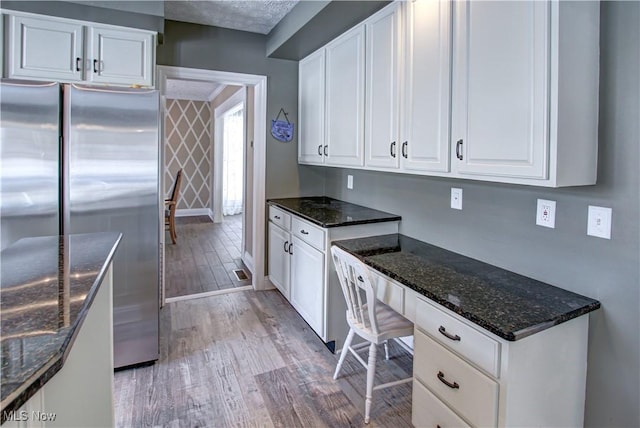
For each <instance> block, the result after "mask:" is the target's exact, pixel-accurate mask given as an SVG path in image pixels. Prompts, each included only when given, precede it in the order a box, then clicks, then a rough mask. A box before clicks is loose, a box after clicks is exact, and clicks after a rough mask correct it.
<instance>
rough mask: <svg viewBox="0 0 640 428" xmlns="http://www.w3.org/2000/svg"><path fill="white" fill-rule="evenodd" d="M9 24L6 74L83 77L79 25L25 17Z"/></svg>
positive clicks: (26, 76)
mask: <svg viewBox="0 0 640 428" xmlns="http://www.w3.org/2000/svg"><path fill="white" fill-rule="evenodd" d="M8 23H9V28H8V40H7V42H8V45H7V48H8V49H7V51H6V52H7V58H6V64H7V66H8V77H12V78H38V77H43V76H47V77H48V78H49V79H51V80H55V79H62V80H81V79H82V71H83V59H84V54H83V50H82V31H83V27H82V25H80V24H76V23H66V22H61V21H52V20H49V19H39V18H33V17H26V16H9V17H8Z"/></svg>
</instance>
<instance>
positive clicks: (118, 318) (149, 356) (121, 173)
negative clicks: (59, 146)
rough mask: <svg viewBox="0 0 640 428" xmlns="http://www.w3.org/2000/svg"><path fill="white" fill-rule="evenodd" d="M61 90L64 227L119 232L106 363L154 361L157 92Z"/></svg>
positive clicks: (74, 230)
mask: <svg viewBox="0 0 640 428" xmlns="http://www.w3.org/2000/svg"><path fill="white" fill-rule="evenodd" d="M64 90H65V98H64V101H65V104H64V109H65V114H64V117H65V124H64V135H65V148H64V165H65V166H64V168H65V174H66V175H67V179H66V180H64V181H65V182H66V183H68V189H66V190H65V194H66V195H65V203H66V204H68V205H67V207H68V208H67V209H66V210H65V216H66V215H68V218H65V225H67V230H68V231H69V232H70V233H85V232H97V231H114V232H121V233H122V234H123V239H122V242H121V244H120V248H119V249H118V251H117V253H116V255H115V258H114V280H113V311H114V313H113V322H114V331H113V335H114V365H115V367H123V366H129V365H134V364H140V363H144V362H147V361H153V360H157V359H158V280H159V266H158V265H159V242H160V237H159V230H160V226H159V222H160V209H159V193H158V192H159V185H158V164H159V159H158V156H159V140H158V105H159V100H158V92H157V91H155V90H131V89H109V88H96V87H86V86H80V85H68V86H65V88H64ZM67 195H68V196H67ZM67 199H68V200H67Z"/></svg>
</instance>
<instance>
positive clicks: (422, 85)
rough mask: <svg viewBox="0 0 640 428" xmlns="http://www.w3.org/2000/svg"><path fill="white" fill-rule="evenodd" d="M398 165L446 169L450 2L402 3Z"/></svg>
mask: <svg viewBox="0 0 640 428" xmlns="http://www.w3.org/2000/svg"><path fill="white" fill-rule="evenodd" d="M405 5H406V6H405V7H406V19H405V34H406V42H405V46H406V59H405V68H404V70H405V74H404V92H403V96H404V102H403V108H404V110H403V112H402V115H401V118H402V123H403V125H402V138H401V140H402V146H401V147H400V152H401V155H402V156H403V159H402V167H403V169H404V170H406V171H407V172H413V173H420V172H424V171H438V172H447V171H449V147H450V146H449V144H450V141H449V140H450V137H449V124H450V114H449V111H450V99H451V94H450V77H449V76H450V67H451V2H450V1H448V0H443V1H431V0H416V1H409V2H406V3H405Z"/></svg>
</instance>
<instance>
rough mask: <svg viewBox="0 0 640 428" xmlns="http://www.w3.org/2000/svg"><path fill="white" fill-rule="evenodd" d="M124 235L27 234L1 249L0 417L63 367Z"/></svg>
mask: <svg viewBox="0 0 640 428" xmlns="http://www.w3.org/2000/svg"><path fill="white" fill-rule="evenodd" d="M121 238H122V235H121V234H119V233H88V234H79V235H70V236H48V237H36V238H24V239H21V240H19V241H17V242H16V243H14V244H12V245H11V246H9V247H7V248H5V249H4V250H2V252H1V253H0V265H1V267H0V280H1V283H0V322H1V326H0V333H1V334H0V359H1V363H2V373H1V378H0V380H1V382H2V386H1V388H0V389H1V394H2V422H4V420H5V416H6V415H5V412H6V413H8V412H9V411H11V410H17V409H18V408H19V407H20V406H21V405H22V404H24V403H25V402H26V401H27V400H28V399H29V398H30V397H31V396H33V394H35V393H36V392H37V391H38V390H39V389H40V388H41V387H42V386H43V385H44V384H45V383H46V382H47V381H48V380H49V379H51V378H52V377H53V375H55V374H56V373H57V372H58V371H59V370H60V368H61V367H62V366H63V364H64V360H65V359H66V357H67V355H68V353H69V350H70V349H71V346H72V345H73V342H74V340H75V337H76V334H77V332H78V331H79V329H80V326H81V325H82V323H83V321H84V319H85V317H86V314H87V311H88V310H89V308H90V307H91V304H92V302H93V299H94V297H95V295H96V293H97V290H98V288H99V285H100V283H101V282H102V279H103V278H104V275H105V273H106V271H107V268H108V266H109V264H110V263H111V261H112V259H113V255H114V253H115V251H116V248H117V247H118V245H119V243H120V239H121Z"/></svg>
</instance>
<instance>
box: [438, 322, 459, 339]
mask: <svg viewBox="0 0 640 428" xmlns="http://www.w3.org/2000/svg"><path fill="white" fill-rule="evenodd" d="M438 331H439V332H440V334H442V335H443V336H444V337H446V338H448V339H451V340H455V341H456V342H459V341H460V336H458V335H457V334H456V335H455V336H452V335H450V334H449V333H447V329H446V328H444V327H443V326H440V328H438Z"/></svg>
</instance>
